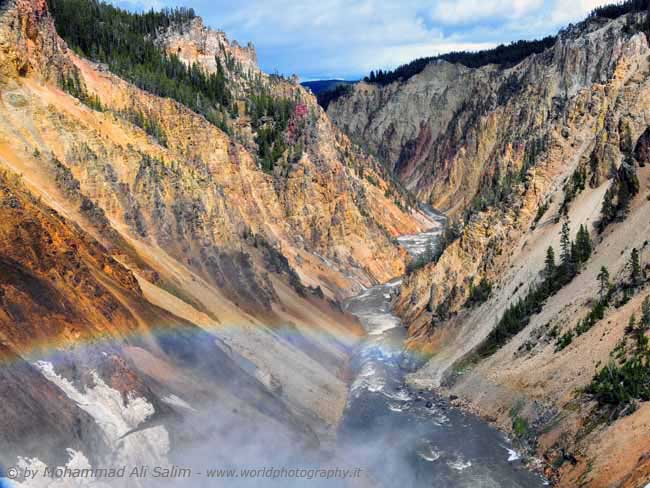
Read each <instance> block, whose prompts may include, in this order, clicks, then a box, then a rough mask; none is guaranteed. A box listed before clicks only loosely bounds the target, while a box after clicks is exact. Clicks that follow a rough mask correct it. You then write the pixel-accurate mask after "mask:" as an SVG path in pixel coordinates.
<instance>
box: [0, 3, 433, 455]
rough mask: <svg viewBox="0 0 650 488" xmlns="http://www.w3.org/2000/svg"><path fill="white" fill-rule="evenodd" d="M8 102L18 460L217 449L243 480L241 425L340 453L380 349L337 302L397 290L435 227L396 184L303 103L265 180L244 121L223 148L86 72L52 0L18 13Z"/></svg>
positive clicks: (172, 107) (4, 124)
mask: <svg viewBox="0 0 650 488" xmlns="http://www.w3.org/2000/svg"><path fill="white" fill-rule="evenodd" d="M177 34H178V32H177ZM179 35H180V34H179ZM184 35H185V36H187V37H183V36H181V37H178V36H176V37H173V36H172V37H168V38H167V41H165V42H166V43H167V44H165V45H166V46H168V47H169V49H174V50H175V51H176V52H180V56H181V58H184V57H185V56H188V59H190V58H191V59H195V60H196V61H198V62H201V63H203V66H204V67H205V69H208V70H210V69H214V66H212V65H211V64H210V62H211V61H205V60H204V59H202V58H200V57H197V58H194V56H199V54H198V53H200V52H203V53H207V54H206V56H207V58H206V59H208V58H210V59H212V60H214V59H215V58H214V56H213V51H212V50H213V49H221V51H220V52H222V53H224V54H223V56H224V60H226V58H227V61H228V64H229V65H230V66H231V68H228V69H232V70H233V72H234V71H236V72H237V73H252V72H255V73H258V74H257V76H258V77H259V78H264V79H267V78H266V75H263V74H262V73H261V72H258V69H257V67H256V64H255V56H254V51H253V50H252V48H250V47H249V48H241V47H239V46H237V45H236V44H234V43H229V42H228V41H227V40H226V39H225V36H224V35H223V33H214V34H213V33H210V32H206V30H205V29H204V28H203V27H202V24H201V22H200V20H198V19H196V20H195V21H194V22H193V23H192V24H191V27H190V29H189V31H187V32H186V33H185V34H184ZM213 35H214V37H213ZM161 39H164V38H161ZM215 39H216V41H215ZM213 41H215V42H213ZM161 42H162V41H161ZM199 45H200V46H199ZM194 47H196V51H194ZM179 49H180V51H178V50H179ZM232 59H234V61H232ZM224 64H226V63H224ZM230 76H231V78H233V81H232V83H231V87H232V92H233V93H234V94H235V96H236V97H237V98H238V100H239V101H240V102H242V103H246V101H247V97H249V96H250V89H251V88H250V87H249V86H247V85H246V84H244V83H243V82H242V83H239V82H238V81H237V79H235V76H234V75H233V74H231V75H230ZM71 80H72V81H71ZM265 83H268V84H269V86H270V83H271V82H265ZM281 83H282V85H281V88H277V89H276V88H274V90H285V91H286V96H290V95H291V94H292V93H293V92H297V93H299V94H300V95H299V96H301V97H302V96H306V95H305V94H304V93H303V92H302V91H300V89H299V88H298V87H295V86H294V85H293V84H292V83H291V82H289V81H282V82H281ZM238 86H239V87H241V88H237V87H238ZM62 88H65V90H63V89H62ZM71 93H72V94H71ZM73 95H74V96H73ZM0 100H1V101H0V112H1V113H2V115H1V116H0V169H1V174H0V189H1V194H0V214H1V216H2V219H1V220H2V224H1V228H0V351H1V355H0V358H1V359H2V361H3V366H2V372H1V373H0V391H2V392H3V395H2V397H3V401H2V402H0V418H1V419H2V420H0V440H1V441H2V442H1V444H2V450H1V452H0V462H2V463H3V464H4V465H14V464H15V463H16V459H17V457H22V458H24V460H23V461H22V462H23V463H27V464H28V465H33V466H40V465H42V463H46V464H48V465H51V466H52V465H54V466H63V465H65V464H66V463H67V464H70V465H72V464H74V465H79V464H81V465H84V466H85V464H90V465H91V466H97V465H101V464H102V463H106V462H108V461H109V460H111V462H127V461H128V463H130V464H131V463H134V464H137V463H140V462H141V463H154V462H156V463H159V462H167V461H171V460H178V459H183V457H184V456H185V455H186V453H187V449H189V448H191V447H192V442H193V440H196V439H197V438H198V439H201V442H205V443H208V444H209V443H212V442H213V439H214V435H216V434H217V433H218V434H219V435H220V439H221V441H222V442H220V444H219V446H215V447H214V449H215V453H216V456H224V458H223V459H224V462H227V461H226V460H227V459H228V456H231V457H232V456H236V453H235V452H230V453H229V452H228V450H229V447H228V442H227V439H228V438H229V437H228V436H243V437H244V438H246V435H245V433H243V432H241V431H237V432H235V431H234V430H233V426H237V425H239V426H243V425H246V426H250V429H251V435H250V436H248V438H250V439H251V443H253V444H254V445H264V442H263V441H261V440H260V439H261V438H263V437H264V436H266V435H268V436H269V438H271V439H273V441H274V442H280V444H281V447H280V448H279V449H278V451H277V455H278V456H284V455H289V454H288V453H291V452H295V449H296V447H295V446H300V447H299V449H298V451H300V450H302V447H303V446H314V445H315V444H317V443H318V440H319V439H320V440H323V439H327V437H328V435H330V434H331V432H332V427H333V426H335V425H336V422H337V420H338V417H339V415H340V414H341V412H342V409H343V407H344V404H345V398H346V392H347V386H346V384H345V382H344V380H343V379H342V378H343V376H342V375H343V368H344V366H345V362H346V357H347V353H348V350H349V348H350V347H352V346H353V345H354V344H355V342H356V341H357V340H358V337H359V336H360V334H361V329H360V327H359V325H358V324H357V323H356V321H354V320H353V319H351V318H350V317H349V316H347V315H345V314H343V313H342V312H340V310H339V309H338V307H337V306H336V304H335V303H334V302H333V301H332V299H334V298H336V299H338V298H341V297H345V296H348V295H349V294H350V293H353V292H354V291H355V290H357V289H359V288H360V287H362V286H367V285H369V284H372V283H375V282H377V281H383V280H386V279H388V278H390V277H393V276H395V275H399V274H400V273H401V272H402V270H403V269H404V258H405V253H404V251H402V250H401V249H400V248H399V247H398V245H397V243H396V242H395V240H394V237H395V236H397V235H398V234H402V233H410V232H415V231H418V230H420V229H421V228H422V227H423V226H424V225H426V224H423V223H422V222H423V221H422V220H421V218H420V217H417V216H416V215H415V213H414V212H411V211H409V210H406V207H407V203H406V201H405V200H404V198H403V196H401V194H400V193H399V191H398V190H397V189H396V188H395V187H394V185H393V184H392V183H391V182H390V180H389V179H388V178H384V174H383V172H382V169H381V167H380V165H378V164H377V163H376V162H375V161H374V160H372V159H371V158H368V157H365V156H363V154H362V153H361V152H360V151H359V150H358V149H357V148H355V147H354V146H353V145H352V144H351V143H350V141H349V140H348V139H347V137H346V136H344V135H343V134H342V133H341V132H340V131H338V130H337V129H336V128H335V127H334V126H333V125H332V124H331V123H330V122H329V121H328V119H327V117H326V115H325V114H324V113H322V111H320V110H319V109H318V108H317V106H316V104H315V102H314V101H313V99H310V98H305V99H304V101H303V102H302V104H297V105H296V106H294V112H293V113H292V114H291V120H292V121H294V122H296V123H298V122H300V120H299V119H302V118H304V117H309V121H308V122H305V123H304V124H301V125H300V127H301V128H302V130H303V132H301V136H302V137H303V138H304V141H305V144H304V146H303V147H305V150H304V151H303V152H302V153H301V157H300V158H299V159H297V160H291V161H288V158H287V156H286V154H285V155H281V156H282V158H284V159H282V158H281V159H282V161H284V163H283V164H282V165H280V166H281V167H279V168H276V170H275V171H263V170H262V168H261V167H260V163H259V157H258V155H257V154H256V153H255V151H256V137H254V135H253V134H249V135H248V136H246V134H245V133H246V132H247V131H248V132H251V131H252V130H253V128H252V126H251V125H250V123H249V122H248V121H247V120H246V118H245V117H244V116H243V115H242V117H240V121H239V122H240V125H239V126H238V127H239V129H238V130H235V128H234V126H233V125H232V122H228V123H227V124H226V127H224V129H226V130H228V131H229V133H226V132H224V131H223V130H221V129H219V128H217V127H216V126H215V125H213V124H212V123H210V122H209V121H208V120H207V119H206V118H205V117H203V116H201V115H199V114H198V113H196V112H194V111H192V110H190V109H189V108H188V107H187V106H185V105H183V104H181V103H178V102H176V101H174V100H172V99H170V98H160V97H157V96H154V95H152V94H151V93H150V92H148V91H146V90H143V89H141V88H137V87H136V86H134V85H132V84H130V83H128V82H126V81H124V80H123V79H120V78H119V77H117V76H115V75H114V74H112V73H111V72H110V71H109V70H108V69H107V68H106V66H104V65H101V64H96V63H93V62H90V61H88V60H86V59H84V58H82V57H79V56H77V55H75V54H74V53H73V52H72V51H71V50H70V49H69V48H68V47H67V45H66V43H65V42H64V41H63V40H62V39H61V38H59V36H58V35H57V32H56V28H55V24H54V22H53V19H52V17H51V15H50V13H49V12H48V9H47V5H46V2H45V1H42V2H41V1H38V2H30V1H22V0H10V1H6V2H3V3H2V6H1V7H0ZM305 106H306V108H307V110H305ZM300 107H302V108H300ZM310 110H311V112H312V113H310ZM145 121H146V123H145ZM152 127H155V131H152V130H151V129H152ZM291 127H293V126H292V125H291V124H289V126H288V128H287V131H290V130H291ZM254 129H256V130H257V129H258V127H255V128H254ZM229 134H230V135H229ZM285 136H286V137H288V135H286V134H283V137H285ZM323 399H326V401H324V400H323ZM26 405H27V406H28V407H27V411H25V408H26V407H25V406H26ZM53 419H57V422H54V421H53ZM36 426H39V428H38V429H37V428H36ZM40 426H43V429H41V430H39V429H40ZM252 432H255V436H253V435H252ZM41 434H42V435H41ZM260 436H261V437H260ZM224 439H226V442H223V441H224ZM254 445H253V446H248V447H250V448H251V449H253V448H254ZM231 447H232V446H231ZM248 447H245V446H244V447H243V448H248ZM116 460H117V461H116Z"/></svg>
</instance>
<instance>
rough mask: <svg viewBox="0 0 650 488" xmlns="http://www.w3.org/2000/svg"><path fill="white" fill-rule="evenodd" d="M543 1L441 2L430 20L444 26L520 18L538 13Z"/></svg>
mask: <svg viewBox="0 0 650 488" xmlns="http://www.w3.org/2000/svg"><path fill="white" fill-rule="evenodd" d="M543 6H544V0H491V1H490V0H487V1H486V0H442V1H440V2H438V3H437V4H436V5H435V6H434V7H433V9H432V12H431V18H432V20H433V21H436V20H437V21H439V22H442V23H446V24H462V23H467V22H471V23H476V22H480V21H481V20H484V19H504V18H515V19H518V18H522V17H525V16H527V15H530V14H531V13H533V12H535V11H538V10H539V9H541V8H542V7H543Z"/></svg>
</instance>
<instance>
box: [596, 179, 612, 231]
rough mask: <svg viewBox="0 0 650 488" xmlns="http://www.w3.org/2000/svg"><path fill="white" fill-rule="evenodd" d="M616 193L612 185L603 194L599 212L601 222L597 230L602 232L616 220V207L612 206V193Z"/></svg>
mask: <svg viewBox="0 0 650 488" xmlns="http://www.w3.org/2000/svg"><path fill="white" fill-rule="evenodd" d="M615 192H616V190H615V188H614V185H612V186H610V187H609V188H608V189H607V191H606V192H605V197H604V198H603V206H602V208H601V210H600V214H601V220H600V222H599V225H598V227H599V229H600V230H601V232H602V230H603V229H604V228H605V226H607V224H609V223H610V222H612V221H613V220H614V219H615V218H616V207H615V206H614V193H615Z"/></svg>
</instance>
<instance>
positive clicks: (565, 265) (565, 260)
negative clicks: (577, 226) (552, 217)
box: [560, 219, 574, 278]
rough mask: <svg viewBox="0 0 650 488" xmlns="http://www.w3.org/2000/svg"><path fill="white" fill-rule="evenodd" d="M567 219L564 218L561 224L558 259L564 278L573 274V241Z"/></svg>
mask: <svg viewBox="0 0 650 488" xmlns="http://www.w3.org/2000/svg"><path fill="white" fill-rule="evenodd" d="M570 232H571V231H570V227H569V220H568V219H565V221H564V223H563V224H562V233H561V236H560V248H561V254H560V259H561V261H562V272H563V274H564V277H565V278H569V277H572V276H573V274H574V270H573V258H574V252H573V242H571V234H570Z"/></svg>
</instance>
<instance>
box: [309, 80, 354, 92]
mask: <svg viewBox="0 0 650 488" xmlns="http://www.w3.org/2000/svg"><path fill="white" fill-rule="evenodd" d="M355 83H356V81H348V80H316V81H305V82H304V83H301V85H302V86H304V87H307V88H309V89H310V90H311V91H312V92H314V95H320V94H321V93H323V92H326V91H330V90H333V89H334V88H336V87H337V86H340V85H353V84H355Z"/></svg>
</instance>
